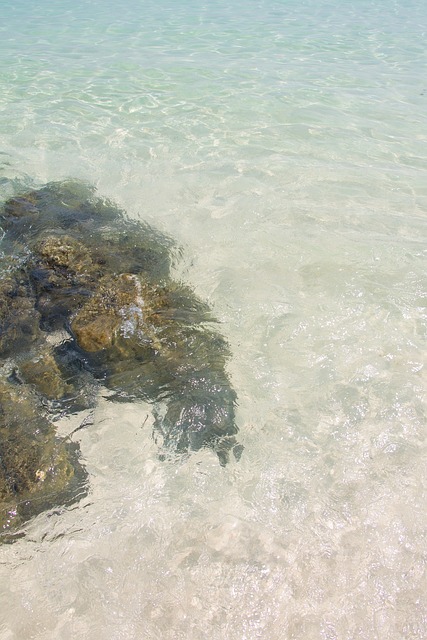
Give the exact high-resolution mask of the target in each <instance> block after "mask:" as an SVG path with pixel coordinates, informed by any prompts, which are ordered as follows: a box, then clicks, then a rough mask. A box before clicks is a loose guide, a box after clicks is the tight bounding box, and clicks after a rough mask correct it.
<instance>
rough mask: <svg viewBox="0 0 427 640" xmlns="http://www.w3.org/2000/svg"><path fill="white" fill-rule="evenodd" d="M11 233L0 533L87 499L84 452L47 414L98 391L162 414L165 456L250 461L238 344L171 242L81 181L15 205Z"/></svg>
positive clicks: (3, 336) (2, 309) (2, 293)
mask: <svg viewBox="0 0 427 640" xmlns="http://www.w3.org/2000/svg"><path fill="white" fill-rule="evenodd" d="M0 225H1V226H2V228H3V230H4V237H3V240H2V249H3V253H4V254H5V255H7V256H10V265H11V266H10V268H8V269H7V270H6V273H5V274H4V275H3V277H2V279H1V280H0V358H1V364H2V365H3V370H4V374H3V376H2V377H1V376H0V531H1V527H3V529H7V528H9V527H11V526H12V525H13V524H16V523H20V522H21V521H22V520H25V519H26V518H28V517H31V516H32V515H35V514H36V513H39V512H40V511H41V510H43V509H45V508H48V507H52V506H56V505H57V504H63V503H64V502H66V501H67V499H68V498H70V499H74V498H75V497H77V496H78V495H79V489H78V488H77V486H78V482H80V487H81V486H82V485H83V484H84V480H85V478H84V473H83V472H82V468H81V467H80V465H79V462H78V458H77V455H76V447H75V446H74V447H71V446H70V445H65V444H64V443H60V442H59V441H58V439H57V437H56V435H55V430H54V428H53V426H52V424H51V422H50V421H49V410H48V407H49V403H50V405H52V404H54V405H55V407H56V408H57V407H58V405H59V406H61V407H63V408H64V410H68V411H75V410H78V409H79V408H82V406H84V405H85V403H86V402H87V398H88V397H89V396H90V394H87V393H86V392H85V390H84V387H85V385H87V383H88V380H90V381H91V384H93V383H94V382H97V383H99V384H103V385H105V386H106V387H108V388H110V389H112V390H114V392H115V396H116V397H117V399H120V398H127V399H131V398H144V399H145V400H149V401H151V402H153V403H155V405H156V406H158V407H160V406H161V405H164V409H163V410H162V411H158V412H157V413H156V415H158V416H160V415H163V417H162V418H160V417H158V418H157V419H156V423H155V432H156V435H159V434H161V436H162V440H163V453H162V455H166V452H168V451H169V452H172V453H173V452H175V453H185V452H188V451H190V450H197V449H199V448H201V447H204V446H210V447H212V448H213V449H214V450H215V451H216V452H217V454H218V457H219V460H220V462H221V464H225V463H226V462H227V461H228V459H229V454H230V451H232V452H233V453H234V455H235V457H237V458H238V457H239V455H240V452H241V447H240V445H238V444H237V441H236V438H235V436H236V434H237V427H236V425H235V420H234V408H235V403H236V394H235V392H234V390H233V388H232V387H231V384H230V381H229V378H228V376H227V373H226V362H227V359H228V356H229V352H228V346H227V343H226V342H225V340H224V339H223V337H222V336H221V335H220V334H219V333H218V332H217V330H216V329H215V328H213V318H212V317H211V315H210V311H209V309H208V308H207V306H206V305H205V304H204V303H203V302H201V301H200V300H199V299H198V298H197V297H196V296H195V295H194V293H193V292H192V291H191V290H190V289H189V288H188V287H186V286H184V285H182V284H180V283H176V282H174V281H172V280H171V278H170V276H169V269H170V252H171V248H172V243H171V241H170V240H169V239H168V238H166V237H164V236H162V235H161V234H159V233H158V232H157V231H155V230H154V229H152V228H151V227H149V226H148V225H145V224H137V223H136V222H131V221H129V220H126V218H125V217H124V215H123V214H122V212H120V211H119V210H117V208H116V207H114V206H113V205H112V204H111V203H109V202H106V201H103V200H101V199H99V198H96V197H95V196H94V193H93V190H92V189H90V188H88V187H87V186H86V185H84V184H81V183H77V182H65V183H51V184H49V185H47V186H46V187H44V188H43V189H40V190H37V191H31V192H29V193H27V194H24V195H21V196H20V197H17V198H11V199H10V200H9V201H8V202H6V204H5V205H4V206H3V209H2V211H1V212H0ZM57 332H61V333H62V335H65V336H66V339H65V340H62V341H61V343H60V344H59V345H58V344H56V345H55V341H54V340H51V339H49V338H51V337H52V336H55V335H56V333H57ZM46 407H47V409H46ZM76 478H78V481H77V480H76Z"/></svg>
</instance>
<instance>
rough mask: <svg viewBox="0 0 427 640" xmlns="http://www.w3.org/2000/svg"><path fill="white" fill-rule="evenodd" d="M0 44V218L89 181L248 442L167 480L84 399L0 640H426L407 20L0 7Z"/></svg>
mask: <svg viewBox="0 0 427 640" xmlns="http://www.w3.org/2000/svg"><path fill="white" fill-rule="evenodd" d="M0 36H1V37H0V197H1V199H4V198H6V197H7V196H8V195H10V193H12V192H13V191H14V190H15V191H16V190H17V189H20V188H27V187H28V186H39V185H43V184H44V183H46V182H49V181H52V180H60V179H64V178H69V177H72V178H78V179H83V180H86V181H89V182H90V183H92V184H94V185H95V186H96V187H97V190H98V193H99V195H101V196H105V197H108V198H111V199H113V200H114V201H115V202H116V203H117V205H118V206H120V207H122V208H123V209H125V210H126V211H127V213H128V215H129V217H131V218H133V219H141V220H146V221H148V222H149V223H150V224H152V225H154V226H156V227H157V228H158V229H160V230H161V231H162V232H165V233H167V234H170V235H172V236H173V237H174V238H175V239H176V241H177V243H178V244H179V246H180V247H181V256H182V257H181V259H180V260H178V261H176V264H175V265H174V275H175V277H176V278H178V279H181V280H182V281H184V282H186V283H188V284H190V285H191V286H192V287H193V288H194V290H195V291H196V292H197V294H198V295H199V296H201V297H202V298H203V299H205V300H207V301H208V302H209V304H210V305H211V306H212V308H213V309H214V312H215V314H216V316H217V317H218V319H219V320H220V321H221V331H222V333H223V334H224V335H225V336H226V338H227V339H228V341H229V343H230V347H231V351H232V358H231V360H230V363H229V374H230V377H231V379H232V382H233V386H234V388H235V389H236V392H237V394H238V408H237V421H238V425H239V428H240V435H239V439H240V441H241V442H242V444H243V445H244V447H245V449H244V453H243V455H242V457H241V459H240V461H239V462H233V463H230V464H229V465H228V466H226V467H225V468H222V467H221V466H220V465H219V464H218V460H217V458H216V456H215V454H213V453H212V452H211V451H208V450H206V451H200V452H197V453H194V454H193V455H191V456H190V457H189V458H188V459H186V460H181V461H169V462H167V461H163V462H162V461H160V460H159V458H158V449H157V446H156V444H155V442H154V441H153V438H152V433H151V424H152V414H151V407H150V406H149V405H145V404H143V403H134V404H131V403H128V404H120V405H115V404H114V403H111V402H106V401H105V400H104V401H103V400H102V398H101V399H100V402H99V405H98V407H97V408H96V410H95V412H94V414H93V415H92V416H90V420H87V427H85V428H84V429H80V430H79V431H77V432H76V433H75V435H74V436H73V439H74V440H75V441H77V442H78V443H79V444H80V447H81V451H82V456H83V462H84V464H85V465H86V468H87V470H88V473H89V476H90V493H89V495H88V496H87V498H84V499H83V500H82V501H81V502H80V503H79V504H78V505H74V506H73V507H70V508H69V509H67V510H65V511H63V512H58V511H55V512H50V513H49V512H48V513H44V514H41V515H40V516H39V517H37V518H36V519H35V520H33V521H32V522H31V523H29V525H28V526H27V527H26V536H25V537H24V538H22V539H20V540H18V541H17V542H15V543H14V544H11V545H3V546H2V547H1V548H0V639H1V640H30V639H31V640H32V639H34V640H71V639H72V640H86V639H90V640H105V639H106V638H108V640H140V639H144V640H152V639H153V640H154V639H156V640H178V639H180V640H181V639H182V640H202V639H206V638H209V639H210V640H255V639H262V640H279V639H280V640H377V639H378V640H415V639H416V640H425V638H426V637H427V578H426V566H427V509H426V504H427V420H426V405H425V390H426V373H425V356H426V342H425V338H426V322H425V321H426V301H427V294H426V291H425V289H426V265H427V262H426V256H425V250H426V235H427V234H426V214H427V73H426V71H427V47H426V42H427V4H426V3H425V2H421V1H420V0H256V1H254V0H246V1H245V2H242V1H239V0H228V1H225V0H210V1H209V2H206V1H204V0H199V1H197V2H196V1H195V0H181V1H178V0H156V1H154V0H123V1H122V2H113V1H112V0H90V1H89V0H73V1H72V2H71V1H70V0H49V1H48V0H38V1H37V2H30V0H13V1H11V0H3V1H2V6H1V20H0ZM85 417H86V418H87V416H85V415H77V416H73V417H70V418H64V419H62V420H61V421H59V423H58V432H59V433H60V434H63V435H66V434H67V433H70V432H71V431H72V430H73V429H74V428H76V426H78V425H79V424H80V423H81V422H82V421H84V419H85Z"/></svg>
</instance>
